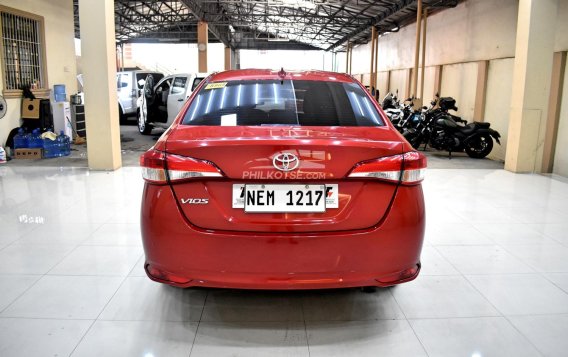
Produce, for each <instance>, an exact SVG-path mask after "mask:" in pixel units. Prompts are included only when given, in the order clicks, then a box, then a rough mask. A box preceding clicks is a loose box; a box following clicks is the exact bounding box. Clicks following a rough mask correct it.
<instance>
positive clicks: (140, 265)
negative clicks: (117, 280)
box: [129, 255, 147, 277]
mask: <svg viewBox="0 0 568 357" xmlns="http://www.w3.org/2000/svg"><path fill="white" fill-rule="evenodd" d="M144 264H146V257H145V256H144V255H142V256H141V257H140V259H138V262H136V265H134V268H132V271H131V272H130V274H129V276H144V277H147V275H146V270H145V269H144Z"/></svg>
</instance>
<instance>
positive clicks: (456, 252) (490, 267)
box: [436, 245, 534, 274]
mask: <svg viewBox="0 0 568 357" xmlns="http://www.w3.org/2000/svg"><path fill="white" fill-rule="evenodd" d="M436 249H437V250H438V252H440V254H442V256H444V257H445V258H446V259H447V260H448V261H449V262H450V263H451V264H452V265H453V266H454V267H455V268H456V269H457V270H459V271H460V272H461V273H462V274H500V273H532V272H534V269H532V268H531V267H530V266H528V265H527V264H525V263H523V262H522V261H521V260H519V259H517V258H515V257H514V256H513V255H511V254H510V253H508V252H507V251H506V250H505V249H503V248H502V247H500V246H497V245H478V246H440V247H436Z"/></svg>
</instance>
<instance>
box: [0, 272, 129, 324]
mask: <svg viewBox="0 0 568 357" xmlns="http://www.w3.org/2000/svg"><path fill="white" fill-rule="evenodd" d="M121 281H122V278H112V277H95V276H81V277H77V276H44V277H43V278H41V279H40V280H39V281H38V282H37V283H36V284H35V285H34V286H32V287H31V288H30V289H29V290H28V291H26V292H25V293H24V294H23V295H22V296H20V297H19V298H18V299H17V300H16V301H15V302H13V303H12V305H10V306H9V307H8V308H7V309H6V310H4V311H3V312H2V314H0V316H3V317H27V318H52V319H96V318H97V316H98V315H99V314H100V312H101V311H102V310H103V308H104V306H105V305H106V304H107V303H108V302H109V300H110V298H111V297H112V295H113V294H114V293H115V292H116V290H117V289H118V286H119V285H120V283H121Z"/></svg>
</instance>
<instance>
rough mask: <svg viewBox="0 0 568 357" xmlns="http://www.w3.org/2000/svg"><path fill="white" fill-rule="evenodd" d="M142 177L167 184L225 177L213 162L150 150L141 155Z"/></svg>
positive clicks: (152, 181)
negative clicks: (168, 182)
mask: <svg viewBox="0 0 568 357" xmlns="http://www.w3.org/2000/svg"><path fill="white" fill-rule="evenodd" d="M140 166H141V167H142V178H144V180H146V181H147V182H150V183H155V184H165V183H167V181H168V177H169V180H170V182H176V181H182V180H187V179H192V178H200V177H223V174H222V173H221V171H219V169H218V168H217V167H216V166H215V165H214V164H212V163H210V162H208V161H204V160H198V159H193V158H191V157H184V156H178V155H171V154H170V155H166V154H165V153H163V152H161V151H157V150H150V151H147V152H145V153H144V154H143V155H142V156H140Z"/></svg>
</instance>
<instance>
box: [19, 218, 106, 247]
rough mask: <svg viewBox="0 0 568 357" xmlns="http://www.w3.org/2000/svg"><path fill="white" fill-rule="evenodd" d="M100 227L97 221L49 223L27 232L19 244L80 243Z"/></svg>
mask: <svg viewBox="0 0 568 357" xmlns="http://www.w3.org/2000/svg"><path fill="white" fill-rule="evenodd" d="M98 227H99V224H97V223H73V224H70V225H61V224H58V223H48V224H45V225H42V226H40V227H38V228H37V229H34V230H33V231H32V232H30V233H27V234H25V235H24V236H23V237H22V238H21V239H20V240H19V241H18V244H68V245H78V244H80V243H81V242H83V241H85V240H86V239H87V238H89V236H90V235H91V234H92V233H93V232H94V231H95V230H96V229H97V228H98Z"/></svg>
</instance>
